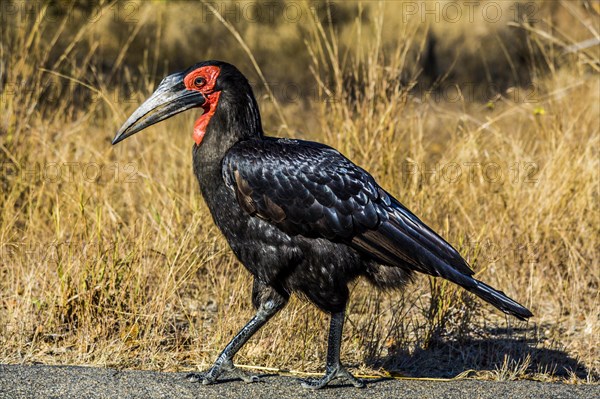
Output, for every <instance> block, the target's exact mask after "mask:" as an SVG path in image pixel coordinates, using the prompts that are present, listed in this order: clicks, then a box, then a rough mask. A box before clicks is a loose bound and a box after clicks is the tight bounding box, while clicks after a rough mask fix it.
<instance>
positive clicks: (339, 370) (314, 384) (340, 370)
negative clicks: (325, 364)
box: [300, 366, 365, 389]
mask: <svg viewBox="0 0 600 399" xmlns="http://www.w3.org/2000/svg"><path fill="white" fill-rule="evenodd" d="M336 378H345V379H346V380H348V381H349V382H350V383H351V384H352V385H354V386H355V387H357V388H364V386H365V383H364V382H363V381H362V380H359V379H358V378H356V377H355V376H353V375H352V373H350V372H349V371H348V370H346V369H345V368H344V367H343V366H338V367H335V368H331V369H329V370H327V371H326V372H325V375H324V376H323V377H322V378H307V379H301V380H300V383H301V385H302V388H307V389H320V388H323V387H324V386H325V385H327V384H329V382H331V381H332V380H334V379H336Z"/></svg>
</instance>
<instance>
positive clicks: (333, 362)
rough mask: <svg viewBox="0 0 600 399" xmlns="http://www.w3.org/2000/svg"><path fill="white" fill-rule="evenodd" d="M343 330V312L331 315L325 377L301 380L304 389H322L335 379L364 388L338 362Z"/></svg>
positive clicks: (362, 384)
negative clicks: (342, 379)
mask: <svg viewBox="0 0 600 399" xmlns="http://www.w3.org/2000/svg"><path fill="white" fill-rule="evenodd" d="M343 329H344V311H341V312H338V313H333V314H332V315H331V323H330V325H329V338H328V339H327V363H326V364H325V375H324V376H323V377H322V378H319V379H306V380H301V382H302V386H303V387H304V388H311V389H319V388H323V387H324V386H325V385H327V384H328V383H329V382H330V381H331V380H333V379H335V378H345V379H347V380H348V381H349V382H350V383H351V384H352V385H354V386H355V387H358V388H362V387H364V386H365V384H364V382H362V381H361V380H359V379H358V378H356V377H354V376H353V375H352V374H351V373H350V372H349V371H348V370H346V368H345V367H344V366H343V365H342V363H341V362H340V346H341V344H342V330H343Z"/></svg>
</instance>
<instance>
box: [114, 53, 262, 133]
mask: <svg viewBox="0 0 600 399" xmlns="http://www.w3.org/2000/svg"><path fill="white" fill-rule="evenodd" d="M244 92H247V93H249V94H250V96H247V95H245V94H246V93H244ZM223 94H226V95H227V94H233V97H234V98H236V100H238V102H239V101H240V100H241V101H248V100H250V102H251V103H252V104H251V105H252V106H253V107H256V102H255V100H254V96H253V95H252V89H251V88H250V85H249V83H248V81H247V79H246V78H245V77H244V75H242V73H241V72H240V71H239V70H238V69H237V68H236V67H235V66H233V65H231V64H228V63H226V62H222V61H204V62H200V63H198V64H196V65H194V66H192V67H190V68H188V69H187V70H185V71H183V72H178V73H174V74H172V75H169V76H167V77H166V78H164V79H163V80H162V82H160V84H159V85H158V88H157V89H156V91H154V93H152V95H151V96H150V98H148V99H147V100H146V101H145V102H144V103H143V104H142V105H140V107H139V108H138V109H136V110H135V111H134V112H133V114H131V116H130V117H129V119H127V121H126V122H125V123H124V124H123V126H121V128H120V129H119V131H118V132H117V135H116V136H115V138H114V139H113V141H112V143H113V144H117V143H118V142H120V141H122V140H124V139H126V138H127V137H129V136H131V135H133V134H135V133H137V132H139V131H141V130H143V129H145V128H147V127H148V126H151V125H153V124H155V123H157V122H160V121H163V120H165V119H168V118H170V117H172V116H173V115H176V114H178V113H180V112H183V111H186V110H188V109H191V108H197V107H200V108H202V109H203V111H204V112H203V113H202V115H201V116H200V118H198V120H197V121H196V123H195V125H194V133H193V138H194V141H195V142H196V144H200V143H201V141H202V139H203V138H204V135H205V133H206V129H207V126H208V123H209V122H210V120H211V118H212V116H213V115H214V114H215V112H216V110H217V106H218V105H219V100H220V99H222V98H223V96H222V95H223ZM246 97H250V98H246ZM258 119H259V122H258V123H259V126H258V129H259V130H260V118H259V117H258Z"/></svg>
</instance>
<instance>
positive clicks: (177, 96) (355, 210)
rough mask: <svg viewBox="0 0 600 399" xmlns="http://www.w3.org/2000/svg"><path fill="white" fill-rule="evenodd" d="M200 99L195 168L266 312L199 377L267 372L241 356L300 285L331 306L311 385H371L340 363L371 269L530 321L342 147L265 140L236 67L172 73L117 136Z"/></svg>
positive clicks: (379, 280)
mask: <svg viewBox="0 0 600 399" xmlns="http://www.w3.org/2000/svg"><path fill="white" fill-rule="evenodd" d="M194 107H200V108H202V109H203V110H204V112H203V114H202V115H201V116H200V118H199V119H198V120H197V121H196V123H195V125H194V133H193V138H194V141H195V142H196V144H195V145H194V147H193V158H194V172H195V174H196V176H197V178H198V182H199V183H200V190H201V191H202V195H203V196H204V199H205V201H206V203H207V205H208V208H209V209H210V212H211V214H212V217H213V219H214V222H215V223H216V225H217V226H218V227H219V228H220V229H221V231H222V233H223V234H224V235H225V238H226V239H227V241H228V242H229V245H230V246H231V249H232V250H233V252H234V253H235V255H236V256H237V257H238V259H239V260H240V261H241V262H242V263H243V264H244V266H245V267H246V268H247V269H248V270H249V271H250V273H252V275H253V276H254V285H253V291H252V303H253V304H254V306H255V308H256V309H257V312H256V315H255V316H254V317H253V318H252V319H251V320H250V321H249V322H248V323H247V324H246V325H245V326H244V327H243V328H242V329H241V330H240V332H239V333H238V334H237V335H236V336H235V337H234V338H233V339H232V340H231V342H230V343H229V344H228V345H227V346H226V347H225V349H224V350H223V352H221V354H220V355H219V357H218V358H217V360H216V361H215V363H214V365H213V366H212V367H211V368H210V369H209V370H208V371H207V372H206V373H202V374H193V375H191V376H190V379H191V380H192V381H201V382H202V383H203V384H210V383H214V382H215V381H216V380H217V378H218V377H219V376H220V375H221V374H222V373H223V372H225V371H229V372H233V373H234V374H235V375H236V376H237V377H239V378H241V379H243V380H244V381H247V382H253V381H256V380H258V378H257V377H256V376H249V375H246V374H245V373H243V372H242V371H240V370H238V369H236V368H235V367H234V366H233V356H234V355H235V354H236V353H237V351H238V350H239V349H240V348H241V347H242V346H243V345H244V344H245V343H246V341H248V339H249V338H250V337H251V336H252V335H253V334H254V333H255V332H256V331H257V330H258V329H259V328H260V327H261V326H263V325H264V324H265V323H266V322H267V321H268V320H269V319H270V318H271V317H273V315H274V314H276V313H277V312H278V311H279V310H281V309H282V308H283V307H284V305H285V304H286V302H287V301H288V299H289V297H290V295H291V294H292V293H294V292H296V293H299V294H300V295H302V296H303V297H305V298H307V299H308V300H309V301H310V302H312V303H313V304H315V305H316V306H317V307H318V308H319V309H321V310H323V311H325V312H327V313H329V314H331V324H330V327H329V338H328V349H327V361H326V367H325V375H324V377H323V378H320V379H315V380H304V381H303V383H302V384H303V386H305V387H309V388H321V387H323V386H325V385H326V384H327V383H329V381H331V380H332V379H334V378H336V377H344V378H346V379H348V380H349V381H350V382H351V383H352V384H354V385H355V386H357V387H361V386H363V382H362V381H360V380H358V379H357V378H355V377H354V376H353V375H352V374H350V373H349V372H348V371H347V370H346V369H345V368H344V366H342V364H341V362H340V343H341V338H342V328H343V325H344V311H345V308H346V304H347V302H348V296H349V291H348V283H350V282H351V281H353V280H354V279H356V278H357V277H359V276H364V277H366V278H367V280H368V281H369V282H371V283H372V284H373V285H374V286H375V287H378V288H386V289H389V288H394V289H399V288H402V287H403V286H404V285H405V284H406V283H407V282H408V281H409V280H410V279H411V276H412V274H413V272H414V271H418V272H421V273H425V274H429V275H431V276H439V277H443V278H445V279H447V280H450V281H452V282H453V283H456V284H458V285H460V286H461V287H464V288H465V289H467V290H468V291H470V292H472V293H474V294H475V295H477V296H479V297H480V298H482V299H483V300H485V301H487V302H489V303H491V304H492V305H494V306H495V307H497V308H498V309H500V310H501V311H503V312H505V313H507V314H510V315H513V316H515V317H517V318H518V319H521V320H525V319H527V318H529V317H531V316H532V313H531V312H530V311H529V310H527V309H526V308H525V307H523V306H521V305H520V304H518V303H517V302H515V301H514V300H512V299H510V298H509V297H507V296H506V295H505V294H504V293H502V292H500V291H497V290H495V289H494V288H492V287H490V286H489V285H486V284H484V283H482V282H481V281H478V280H476V279H474V278H473V277H472V276H473V271H472V270H471V268H470V267H469V265H468V264H467V262H466V261H465V260H464V259H463V258H462V257H461V256H460V254H459V253H458V252H457V251H456V250H455V249H454V248H453V247H452V246H451V245H450V244H448V243H447V242H446V241H445V240H444V239H443V238H441V237H440V236H439V235H437V234H436V233H435V232H434V231H433V230H432V229H430V228H429V227H428V226H426V225H425V223H423V222H422V221H421V220H419V219H418V218H417V217H416V216H415V215H413V214H412V213H411V212H410V211H409V210H408V209H407V208H406V207H404V206H403V205H402V204H401V203H400V202H399V201H398V200H397V199H395V198H394V197H392V196H391V195H390V194H389V193H388V192H386V191H385V190H384V189H383V188H381V187H380V186H379V185H378V184H377V182H375V180H374V179H373V177H372V176H371V175H370V174H369V173H368V172H366V171H365V170H363V169H361V168H360V167H358V166H356V165H355V164H353V163H352V162H351V161H350V160H348V159H347V158H346V157H344V156H343V155H342V154H340V153H339V152H338V151H336V150H335V149H333V148H331V147H328V146H326V145H323V144H319V143H315V142H310V141H302V140H291V139H278V138H274V137H267V136H265V135H264V133H263V129H262V125H261V119H260V114H259V111H258V105H257V103H256V100H255V98H254V95H253V93H252V88H251V87H250V84H249V83H248V80H247V79H246V78H245V77H244V75H242V73H241V72H240V71H239V70H238V69H237V68H236V67H234V66H233V65H231V64H228V63H226V62H221V61H205V62H201V63H198V64H196V65H194V66H192V67H190V68H189V69H187V70H186V71H184V72H180V73H175V74H173V75H169V76H167V77H166V78H164V79H163V81H162V82H161V83H160V85H159V86H158V88H157V89H156V91H155V92H154V93H153V94H152V96H151V97H150V98H149V99H148V100H146V101H145V102H144V103H143V104H142V105H141V106H140V107H139V108H138V109H137V110H136V111H135V112H134V113H133V114H132V115H131V116H130V117H129V119H128V120H127V122H125V124H124V125H123V126H122V127H121V129H120V130H119V131H118V133H117V135H116V137H115V138H114V140H113V142H112V143H113V144H116V143H118V142H120V141H121V140H123V139H125V138H126V137H129V136H131V135H132V134H134V133H137V132H139V131H140V130H142V129H145V128H146V127H148V126H150V125H152V124H154V123H157V122H160V121H162V120H164V119H167V118H169V117H171V116H173V115H175V114H177V113H179V112H182V111H185V110H188V109H191V108H194Z"/></svg>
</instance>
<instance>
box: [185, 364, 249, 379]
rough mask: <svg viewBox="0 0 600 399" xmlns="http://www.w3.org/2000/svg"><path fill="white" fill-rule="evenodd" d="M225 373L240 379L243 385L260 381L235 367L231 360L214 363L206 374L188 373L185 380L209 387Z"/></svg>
mask: <svg viewBox="0 0 600 399" xmlns="http://www.w3.org/2000/svg"><path fill="white" fill-rule="evenodd" d="M225 372H227V373H231V374H233V376H235V377H237V378H239V379H241V380H242V381H244V382H245V383H252V382H259V381H260V377H259V376H257V375H253V374H247V373H245V372H244V371H242V370H240V369H239V368H237V367H235V366H234V365H233V362H232V361H231V360H226V361H223V362H222V363H220V364H218V363H215V364H214V365H213V366H212V367H211V368H210V369H209V370H208V371H207V372H205V373H190V374H188V375H187V376H186V378H187V379H188V380H189V381H190V382H200V383H202V385H210V384H214V383H215V382H217V378H218V377H219V376H220V375H221V374H223V373H225Z"/></svg>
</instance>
